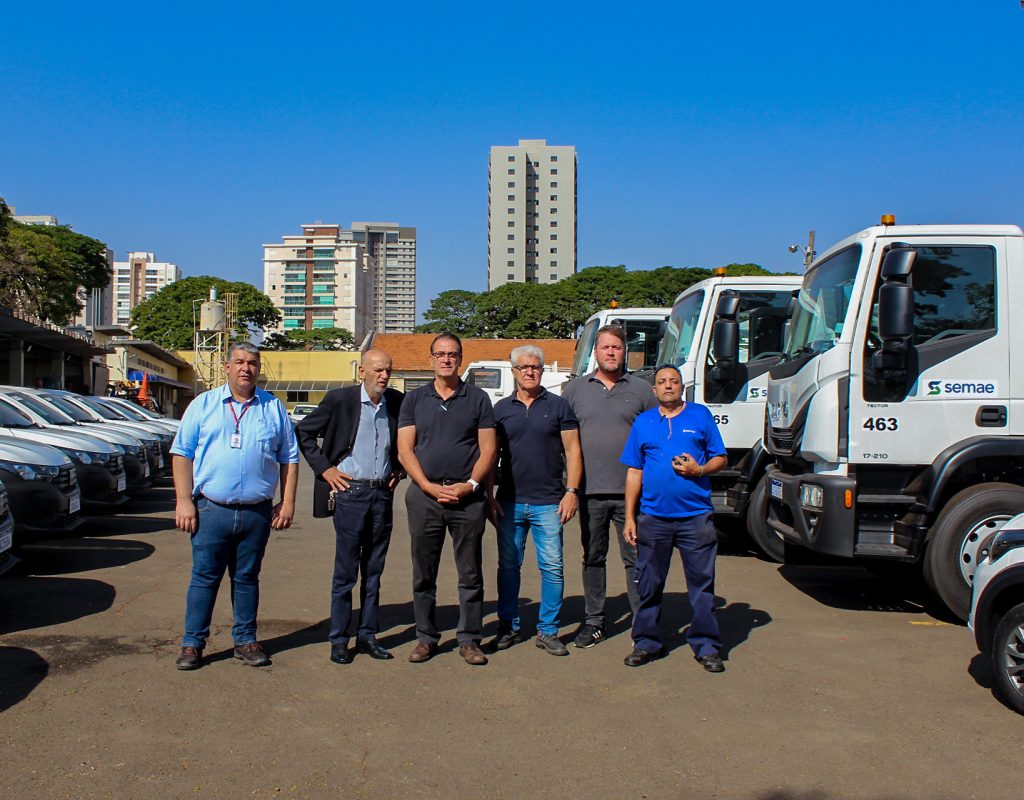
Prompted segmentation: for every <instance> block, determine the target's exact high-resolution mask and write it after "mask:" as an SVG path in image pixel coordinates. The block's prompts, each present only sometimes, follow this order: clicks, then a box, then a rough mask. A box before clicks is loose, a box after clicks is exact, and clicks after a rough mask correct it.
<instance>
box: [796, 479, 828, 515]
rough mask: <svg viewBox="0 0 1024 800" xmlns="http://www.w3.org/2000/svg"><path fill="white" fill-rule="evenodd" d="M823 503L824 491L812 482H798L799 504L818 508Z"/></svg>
mask: <svg viewBox="0 0 1024 800" xmlns="http://www.w3.org/2000/svg"><path fill="white" fill-rule="evenodd" d="M824 504H825V491H824V490H823V489H822V488H821V487H820V486H818V485H817V484H814V483H801V484H800V505H802V506H807V507H808V508H817V509H820V508H821V507H822V506H823V505H824Z"/></svg>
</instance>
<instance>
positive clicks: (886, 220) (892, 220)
mask: <svg viewBox="0 0 1024 800" xmlns="http://www.w3.org/2000/svg"><path fill="white" fill-rule="evenodd" d="M882 224H883V225H895V224H896V215H895V214H882Z"/></svg>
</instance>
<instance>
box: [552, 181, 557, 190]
mask: <svg viewBox="0 0 1024 800" xmlns="http://www.w3.org/2000/svg"><path fill="white" fill-rule="evenodd" d="M551 188H552V189H557V188H558V181H551Z"/></svg>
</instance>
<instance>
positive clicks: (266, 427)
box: [256, 419, 281, 453]
mask: <svg viewBox="0 0 1024 800" xmlns="http://www.w3.org/2000/svg"><path fill="white" fill-rule="evenodd" d="M256 439H257V441H258V442H259V445H260V447H261V448H262V449H263V450H265V451H267V452H268V453H274V452H277V449H278V447H280V446H281V429H280V427H279V426H278V425H276V424H275V423H274V422H273V421H272V420H265V419H261V420H260V421H259V424H258V425H257V426H256Z"/></svg>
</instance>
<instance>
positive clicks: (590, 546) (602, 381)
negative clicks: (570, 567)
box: [562, 325, 657, 647]
mask: <svg viewBox="0 0 1024 800" xmlns="http://www.w3.org/2000/svg"><path fill="white" fill-rule="evenodd" d="M594 354H595V356H596V358H597V369H596V370H594V371H593V372H592V373H590V374H589V375H583V376H581V377H579V378H577V379H576V380H574V381H571V382H570V383H569V384H568V385H567V386H566V387H565V389H564V390H563V391H562V397H564V398H565V399H566V400H568V401H569V405H571V406H572V410H573V413H574V414H575V415H576V418H577V419H578V420H579V423H580V444H581V445H582V448H583V489H582V494H583V497H582V502H581V503H580V532H581V535H582V537H581V538H582V542H583V596H584V604H585V613H586V618H585V619H584V621H583V624H581V625H580V628H579V630H578V631H577V632H576V638H575V639H574V640H573V644H574V645H575V646H576V647H593V646H594V645H595V644H597V643H598V642H600V641H601V640H602V639H603V638H604V605H605V595H606V593H607V573H606V569H605V563H606V561H607V558H608V539H609V528H610V526H611V524H612V523H614V524H615V530H616V533H617V536H616V538H617V539H618V542H619V554H620V555H621V556H622V563H623V564H624V565H625V568H626V592H627V594H628V595H629V607H630V610H631V611H633V612H635V611H636V607H637V591H636V583H635V581H634V579H633V565H634V564H635V563H636V546H635V545H631V544H629V543H628V542H626V540H625V539H624V538H623V535H622V528H623V525H624V524H625V521H626V467H625V466H624V465H623V464H622V463H621V462H620V461H619V457H620V456H621V455H622V448H623V447H624V446H625V444H626V439H627V438H629V431H630V428H632V426H633V420H635V419H636V418H637V416H639V415H640V414H641V413H642V412H643V411H646V410H647V409H649V408H654V407H655V406H656V405H657V401H656V400H655V397H654V392H652V391H651V385H650V384H649V383H647V381H645V380H642V379H640V378H634V377H633V376H632V375H630V374H629V373H628V372H626V369H625V363H626V333H625V331H623V329H622V328H620V327H619V326H618V325H605V326H604V327H603V328H601V329H599V330H598V332H597V343H596V345H595V347H594Z"/></svg>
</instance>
